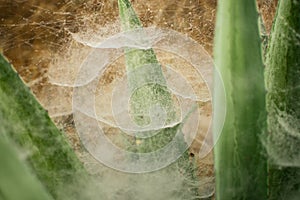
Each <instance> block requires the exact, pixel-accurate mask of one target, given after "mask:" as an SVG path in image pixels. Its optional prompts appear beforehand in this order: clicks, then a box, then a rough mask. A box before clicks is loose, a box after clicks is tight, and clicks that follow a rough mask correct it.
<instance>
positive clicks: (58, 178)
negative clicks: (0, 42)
mask: <svg viewBox="0 0 300 200" xmlns="http://www.w3.org/2000/svg"><path fill="white" fill-rule="evenodd" d="M0 99H1V101H0V121H1V132H0V136H1V137H2V138H3V137H9V138H11V139H13V141H15V142H16V144H17V145H18V146H19V147H20V148H21V149H22V151H23V152H26V153H27V154H28V162H29V164H30V166H31V168H32V170H33V171H34V172H35V173H36V175H37V177H38V178H39V179H40V180H41V182H42V183H43V184H44V185H45V187H46V188H47V189H48V191H49V192H50V193H51V194H52V195H53V196H54V197H57V192H58V190H60V189H61V188H63V187H64V186H65V185H68V184H71V183H73V182H75V181H76V179H77V178H78V176H79V175H80V176H82V175H84V176H85V174H86V172H85V170H84V168H83V166H82V164H81V163H80V161H79V160H78V159H77V157H76V155H75V153H74V152H73V150H72V148H71V146H70V145H69V144H68V142H67V139H66V137H65V136H64V135H63V134H62V133H61V132H60V131H59V130H58V129H57V127H56V126H55V125H54V124H53V122H52V121H51V119H50V118H49V116H48V113H47V111H45V110H44V109H43V108H42V106H41V105H40V104H39V102H38V101H37V100H36V99H35V97H34V96H33V95H32V93H31V91H30V89H29V88H28V87H27V86H26V85H25V84H24V82H23V81H22V80H21V78H20V77H19V75H18V74H17V73H16V72H15V71H14V70H13V68H12V67H11V65H10V64H9V63H8V62H7V61H6V60H5V59H4V58H3V57H2V55H1V56H0Z"/></svg>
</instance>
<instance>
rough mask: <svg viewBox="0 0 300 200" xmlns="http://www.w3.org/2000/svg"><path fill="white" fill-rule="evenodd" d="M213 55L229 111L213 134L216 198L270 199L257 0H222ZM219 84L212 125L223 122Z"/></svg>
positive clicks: (228, 199)
mask: <svg viewBox="0 0 300 200" xmlns="http://www.w3.org/2000/svg"><path fill="white" fill-rule="evenodd" d="M214 56H215V64H216V69H217V70H218V72H220V74H221V77H222V79H223V82H224V87H225V92H226V109H227V113H226V119H225V123H224V127H223V130H222V133H221V135H220V137H219V138H217V135H215V140H217V144H216V146H215V148H214V152H215V172H216V198H217V199H218V200H222V199H225V200H234V199H266V198H267V164H266V158H265V157H264V156H263V154H264V153H263V147H262V144H261V141H260V137H261V135H262V134H263V133H264V131H265V126H266V125H265V121H266V109H265V88H264V78H263V62H262V52H261V38H260V34H259V25H258V13H257V8H256V2H255V0H247V1H234V0H219V1H218V9H217V25H216V36H215V48H214ZM216 73H217V72H216ZM215 76H216V75H215ZM216 80H217V79H216ZM220 84H222V83H219V82H215V90H214V98H213V101H214V102H213V104H214V107H215V110H214V121H213V124H214V127H217V126H218V125H219V124H218V123H220V121H219V120H218V112H221V110H219V109H220V107H218V105H223V103H224V102H220V101H221V98H218V95H219V94H220V91H219V90H220V88H219V87H217V86H218V85H220ZM214 134H217V133H214Z"/></svg>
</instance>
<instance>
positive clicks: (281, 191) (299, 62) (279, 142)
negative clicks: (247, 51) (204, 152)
mask: <svg viewBox="0 0 300 200" xmlns="http://www.w3.org/2000/svg"><path fill="white" fill-rule="evenodd" d="M299 13H300V1H299V0H283V1H280V2H279V4H278V10H277V15H276V18H275V22H274V24H273V28H272V32H271V38H270V42H269V49H268V52H267V58H266V85H267V90H268V93H267V99H266V100H267V110H268V133H269V134H268V136H269V137H268V143H267V150H268V153H269V155H270V158H271V164H270V169H269V174H270V176H269V187H270V192H269V195H270V199H274V200H275V199H292V198H295V197H297V196H298V197H299V195H300V125H299V124H300V103H299V102H300V87H299V86H300V79H299V77H300V56H299V53H300V23H299V22H300V14H299Z"/></svg>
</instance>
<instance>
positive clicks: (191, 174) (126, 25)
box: [118, 0, 199, 198]
mask: <svg viewBox="0 0 300 200" xmlns="http://www.w3.org/2000/svg"><path fill="white" fill-rule="evenodd" d="M118 3H119V12H120V18H121V24H122V29H123V31H125V32H126V31H136V32H140V33H141V36H140V38H136V39H137V40H139V41H142V40H143V31H142V24H141V22H140V20H139V18H138V16H137V15H136V13H135V11H134V10H133V8H132V6H131V4H130V2H129V1H128V0H118ZM125 62H126V63H125V64H126V72H127V78H128V87H129V89H130V91H131V92H132V95H131V99H130V109H131V113H130V114H131V115H133V119H134V121H135V122H136V123H137V124H138V125H140V126H143V125H147V124H148V123H149V122H150V117H149V116H148V115H147V113H149V110H151V109H152V108H153V107H154V106H156V105H160V106H161V108H163V109H164V110H165V111H166V112H167V113H166V121H167V123H168V122H172V121H175V120H176V111H175V106H174V102H173V100H172V95H171V92H170V91H169V89H168V87H167V84H166V79H165V77H164V75H163V72H162V68H161V65H160V63H159V61H158V60H157V57H156V55H155V52H154V51H153V49H152V48H149V49H143V48H129V47H127V48H125ZM140 80H144V81H140ZM145 80H146V82H148V83H149V84H145V85H138V83H140V82H145ZM157 114H158V115H160V114H161V113H157ZM187 117H188V116H187ZM182 123H184V122H182ZM180 129H181V124H178V125H176V126H174V127H169V128H163V129H161V131H160V132H159V133H158V134H156V135H155V136H152V137H150V138H146V139H140V140H139V141H141V142H140V144H138V145H137V146H136V152H139V153H144V152H149V151H155V150H157V149H159V148H162V147H164V146H165V145H167V144H168V143H170V141H171V140H172V139H173V138H174V136H175V134H176V133H177V132H178V131H180ZM180 136H181V138H180V139H179V141H177V145H178V147H177V148H179V149H186V148H187V144H186V143H185V141H184V136H183V134H182V133H180ZM179 149H176V150H175V151H178V150H179ZM157 159H159V158H157ZM195 169H196V167H195V166H194V165H193V163H192V162H191V161H190V160H189V153H188V151H185V152H184V153H183V155H182V157H181V158H179V159H178V160H177V161H176V162H175V163H174V164H172V165H171V166H168V167H167V168H166V169H164V170H161V171H158V172H156V173H157V174H158V175H159V176H160V175H162V176H166V171H165V170H167V171H168V172H167V174H168V175H167V176H171V177H172V176H173V177H176V178H177V177H180V176H182V175H184V176H185V177H186V181H187V182H188V181H189V184H194V185H193V186H192V187H190V188H188V189H187V190H185V192H184V193H183V194H179V195H180V196H185V198H195V196H196V197H197V195H198V193H197V191H198V187H199V185H197V184H195V183H194V182H193V181H196V180H197V177H196V170H195ZM180 179H181V178H179V179H178V180H180ZM187 185H188V184H186V185H185V186H184V187H189V186H187ZM170 187H172V186H170ZM173 190H174V189H173ZM147 198H148V197H147ZM176 198H178V197H176Z"/></svg>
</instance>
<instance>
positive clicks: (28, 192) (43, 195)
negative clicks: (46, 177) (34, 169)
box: [0, 127, 52, 200]
mask: <svg viewBox="0 0 300 200" xmlns="http://www.w3.org/2000/svg"><path fill="white" fill-rule="evenodd" d="M0 130H1V132H2V131H4V130H3V127H0ZM0 160H1V165H0V199H1V200H20V199H22V200H40V199H43V200H51V199H52V197H51V196H50V195H49V194H48V193H47V192H46V191H45V188H44V187H43V186H42V184H41V183H40V182H39V181H38V180H37V179H36V177H34V176H33V175H32V174H31V173H30V170H29V169H28V168H27V166H25V165H24V163H22V161H21V160H20V159H19V158H18V154H17V152H16V150H15V148H14V145H13V144H12V143H10V142H9V141H8V139H7V138H4V137H2V138H1V140H0Z"/></svg>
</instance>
